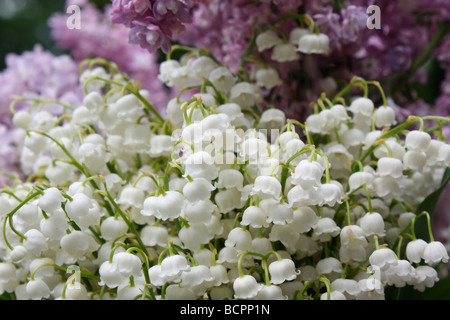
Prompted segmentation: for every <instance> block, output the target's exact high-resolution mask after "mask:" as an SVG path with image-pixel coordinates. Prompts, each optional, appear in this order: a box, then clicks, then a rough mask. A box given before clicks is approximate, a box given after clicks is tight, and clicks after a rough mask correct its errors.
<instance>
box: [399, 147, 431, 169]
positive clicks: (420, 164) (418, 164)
mask: <svg viewBox="0 0 450 320" xmlns="http://www.w3.org/2000/svg"><path fill="white" fill-rule="evenodd" d="M426 163H427V156H426V154H425V152H424V151H419V150H408V151H406V152H405V155H404V156H403V167H404V169H405V170H414V171H419V172H422V170H423V168H424V166H425V165H426Z"/></svg>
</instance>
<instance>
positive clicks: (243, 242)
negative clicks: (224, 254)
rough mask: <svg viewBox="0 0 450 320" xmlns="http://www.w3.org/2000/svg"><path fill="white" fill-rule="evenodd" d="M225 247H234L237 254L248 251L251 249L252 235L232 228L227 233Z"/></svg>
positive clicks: (240, 229) (246, 231)
mask: <svg viewBox="0 0 450 320" xmlns="http://www.w3.org/2000/svg"><path fill="white" fill-rule="evenodd" d="M225 246H226V247H234V248H236V250H237V251H239V252H241V251H247V250H250V249H251V247H252V235H251V233H250V231H248V230H244V229H242V228H234V229H232V230H231V231H230V232H229V233H228V236H227V239H226V240H225Z"/></svg>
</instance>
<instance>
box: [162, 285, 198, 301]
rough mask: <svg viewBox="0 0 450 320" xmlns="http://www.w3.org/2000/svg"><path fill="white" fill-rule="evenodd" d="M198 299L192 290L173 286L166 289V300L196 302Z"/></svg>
mask: <svg viewBox="0 0 450 320" xmlns="http://www.w3.org/2000/svg"><path fill="white" fill-rule="evenodd" d="M196 298H197V297H196V295H195V293H194V291H192V290H191V289H190V288H182V287H180V286H179V285H177V284H171V285H169V286H167V288H166V300H195V299H196Z"/></svg>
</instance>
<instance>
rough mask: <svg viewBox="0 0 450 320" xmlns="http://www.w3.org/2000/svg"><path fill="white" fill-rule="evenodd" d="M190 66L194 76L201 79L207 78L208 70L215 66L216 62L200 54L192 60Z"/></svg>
mask: <svg viewBox="0 0 450 320" xmlns="http://www.w3.org/2000/svg"><path fill="white" fill-rule="evenodd" d="M191 67H192V71H193V73H194V75H195V77H197V78H200V79H203V78H208V75H209V74H210V72H211V71H212V70H214V69H215V68H217V63H215V62H214V60H213V59H212V58H211V57H208V56H200V57H198V58H196V59H195V60H194V61H193V62H192V64H191Z"/></svg>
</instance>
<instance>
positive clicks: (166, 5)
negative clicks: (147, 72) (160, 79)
mask: <svg viewBox="0 0 450 320" xmlns="http://www.w3.org/2000/svg"><path fill="white" fill-rule="evenodd" d="M194 3H195V0H113V2H112V11H111V17H112V21H113V23H119V24H124V25H126V26H127V27H128V28H129V29H130V31H129V39H130V42H131V43H133V44H138V45H140V46H141V47H142V48H145V49H148V50H149V51H151V52H154V51H156V50H157V49H159V48H161V50H162V51H163V52H165V53H167V52H169V50H170V47H171V38H172V37H173V36H174V35H175V34H177V33H179V32H181V31H182V30H183V29H184V24H185V23H190V22H191V15H190V13H189V10H190V9H191V8H192V7H193V5H194Z"/></svg>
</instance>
